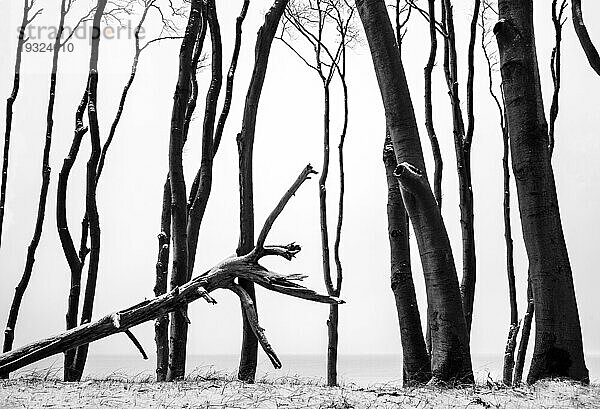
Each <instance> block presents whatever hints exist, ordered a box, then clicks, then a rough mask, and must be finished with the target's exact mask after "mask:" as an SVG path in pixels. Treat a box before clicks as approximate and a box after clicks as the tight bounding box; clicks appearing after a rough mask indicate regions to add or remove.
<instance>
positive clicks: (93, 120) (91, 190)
mask: <svg viewBox="0 0 600 409" xmlns="http://www.w3.org/2000/svg"><path fill="white" fill-rule="evenodd" d="M106 3H107V0H98V4H97V6H96V11H95V13H94V22H93V36H92V48H91V51H90V74H89V78H88V107H87V110H88V120H89V124H90V140H91V146H92V149H91V153H90V159H89V160H88V163H87V172H86V195H85V214H86V216H87V219H88V221H89V231H90V263H89V266H88V274H87V281H86V285H85V294H84V297H83V305H82V307H81V323H82V324H87V323H89V322H91V320H92V313H93V309H94V298H95V296H96V282H97V278H98V266H99V263H100V220H99V217H98V206H97V203H96V172H97V169H98V161H99V160H100V154H101V145H100V128H99V125H98V111H97V96H98V56H99V49H100V22H101V19H102V16H103V15H104V8H105V7H106ZM87 353H88V345H82V346H81V347H78V348H77V351H76V352H75V361H74V364H73V371H74V372H75V374H76V376H77V380H78V381H79V380H81V376H82V375H83V370H84V368H85V363H86V360H87Z"/></svg>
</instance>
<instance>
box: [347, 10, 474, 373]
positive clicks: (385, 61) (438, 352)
mask: <svg viewBox="0 0 600 409" xmlns="http://www.w3.org/2000/svg"><path fill="white" fill-rule="evenodd" d="M356 6H357V8H358V12H359V14H360V18H361V20H362V24H363V26H364V28H365V32H366V36H367V41H368V43H369V47H370V49H371V56H372V58H373V65H374V67H375V73H376V74H377V79H378V82H379V88H380V91H381V95H382V99H383V105H384V108H385V115H386V123H387V128H388V129H389V132H390V136H391V139H392V143H393V145H394V152H395V154H396V161H397V162H398V163H399V164H400V165H399V168H398V169H397V172H395V175H396V177H398V178H399V181H400V185H401V187H402V197H403V200H404V204H405V206H406V210H407V211H408V214H409V216H410V219H411V222H412V224H413V229H414V231H415V236H416V238H417V243H418V246H419V252H420V254H421V262H422V264H423V271H424V274H425V281H426V286H427V302H428V306H429V308H428V310H429V319H430V323H431V340H432V365H431V366H432V374H433V376H434V378H435V379H436V380H440V381H451V380H452V381H457V382H467V383H472V382H473V372H472V369H471V355H470V352H469V341H468V335H467V329H466V323H465V318H464V315H463V311H462V305H461V297H460V290H459V286H458V277H457V275H456V269H455V267H454V259H453V257H452V249H451V247H450V241H449V239H448V234H447V232H446V228H445V226H444V221H443V220H442V215H441V213H440V209H439V207H438V205H437V202H436V201H435V198H434V196H433V192H432V191H431V187H430V186H429V182H428V181H427V176H426V172H425V162H424V160H423V151H422V149H421V142H420V139H419V134H418V130H417V123H416V119H415V115H414V110H413V105H412V101H411V98H410V92H409V90H408V84H407V82H406V77H405V74H404V67H403V66H402V61H401V59H400V54H399V52H398V48H397V46H396V41H395V38H394V32H393V29H392V25H391V23H390V20H389V16H388V14H387V10H386V6H385V2H383V1H381V0H356Z"/></svg>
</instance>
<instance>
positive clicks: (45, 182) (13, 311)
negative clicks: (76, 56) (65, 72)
mask: <svg viewBox="0 0 600 409" xmlns="http://www.w3.org/2000/svg"><path fill="white" fill-rule="evenodd" d="M66 13H67V11H66V8H65V0H62V2H61V6H60V19H59V23H58V31H57V36H56V39H55V41H54V48H53V54H52V71H51V73H50V92H49V95H48V109H47V112H46V137H45V139H44V153H43V156H42V186H41V188H40V197H39V203H38V212H37V218H36V222H35V228H34V232H33V238H32V239H31V243H30V244H29V247H28V248H27V258H26V262H25V270H24V271H23V276H22V277H21V281H20V282H19V284H18V285H17V287H16V288H15V296H14V298H13V301H12V305H11V307H10V311H9V313H8V322H7V324H6V330H5V331H4V345H3V352H7V351H10V350H11V349H12V345H13V340H14V331H15V327H16V325H17V319H18V316H19V311H20V308H21V302H22V300H23V296H24V295H25V290H26V289H27V287H28V285H29V281H30V279H31V274H32V272H33V266H34V263H35V252H36V250H37V248H38V245H39V243H40V238H41V236H42V228H43V226H44V218H45V215H46V199H47V198H48V186H49V185H50V147H51V145H52V130H53V126H54V101H55V96H56V73H57V70H58V57H59V55H60V45H61V43H60V41H61V37H62V33H63V29H64V21H65V15H66Z"/></svg>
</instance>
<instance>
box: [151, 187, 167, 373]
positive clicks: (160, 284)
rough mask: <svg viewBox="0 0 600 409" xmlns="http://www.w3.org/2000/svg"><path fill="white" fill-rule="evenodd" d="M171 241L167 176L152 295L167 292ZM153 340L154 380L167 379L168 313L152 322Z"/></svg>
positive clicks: (156, 295) (157, 295)
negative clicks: (154, 352)
mask: <svg viewBox="0 0 600 409" xmlns="http://www.w3.org/2000/svg"><path fill="white" fill-rule="evenodd" d="M170 243H171V180H170V178H169V177H168V176H167V179H166V181H165V185H164V189H163V206H162V213H161V217H160V233H159V235H158V257H157V262H156V284H155V286H154V296H155V297H159V296H161V295H163V294H165V293H166V292H167V283H168V282H169V280H168V274H169V253H170V247H169V244H170ZM154 341H155V343H156V380H157V381H158V382H162V381H166V380H167V370H168V368H169V315H168V314H163V315H161V316H159V317H157V318H156V321H155V322H154Z"/></svg>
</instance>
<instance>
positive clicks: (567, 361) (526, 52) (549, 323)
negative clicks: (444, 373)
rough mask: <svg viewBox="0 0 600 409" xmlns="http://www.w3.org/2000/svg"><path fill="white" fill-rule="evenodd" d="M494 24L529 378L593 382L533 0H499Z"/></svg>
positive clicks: (535, 379) (529, 380)
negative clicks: (514, 197) (518, 232)
mask: <svg viewBox="0 0 600 409" xmlns="http://www.w3.org/2000/svg"><path fill="white" fill-rule="evenodd" d="M499 17H500V20H499V21H498V23H497V24H496V27H495V28H494V32H495V34H496V38H497V41H498V47H499V50H500V71H501V74H502V84H503V90H504V96H505V111H506V119H507V126H508V132H509V135H510V142H511V156H512V164H513V172H514V175H515V179H516V182H517V194H518V198H519V209H520V213H521V225H522V228H523V238H524V240H525V247H526V249H527V255H528V257H529V269H530V271H529V275H530V279H531V286H532V290H533V298H534V302H535V320H536V321H535V322H536V334H535V349H534V353H533V359H532V363H531V368H530V371H529V376H528V379H527V381H528V382H529V383H533V382H535V381H537V380H539V379H542V378H547V377H552V376H565V377H569V378H572V379H575V380H579V381H583V382H589V372H588V370H587V368H586V365H585V359H584V355H583V343H582V339H581V327H580V323H579V313H578V311H577V301H576V298H575V289H574V285H573V276H572V272H571V265H570V262H569V255H568V252H567V246H566V243H565V238H564V235H563V230H562V223H561V218H560V211H559V207H558V198H557V195H556V186H555V182H554V173H553V171H552V164H551V162H550V153H549V150H548V126H547V124H546V119H545V114H544V105H543V101H542V92H541V87H540V79H539V72H538V65H537V56H536V49H535V37H534V30H533V1H532V0H500V2H499Z"/></svg>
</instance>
